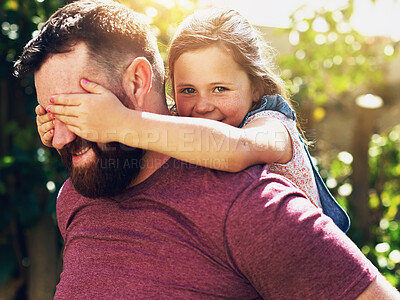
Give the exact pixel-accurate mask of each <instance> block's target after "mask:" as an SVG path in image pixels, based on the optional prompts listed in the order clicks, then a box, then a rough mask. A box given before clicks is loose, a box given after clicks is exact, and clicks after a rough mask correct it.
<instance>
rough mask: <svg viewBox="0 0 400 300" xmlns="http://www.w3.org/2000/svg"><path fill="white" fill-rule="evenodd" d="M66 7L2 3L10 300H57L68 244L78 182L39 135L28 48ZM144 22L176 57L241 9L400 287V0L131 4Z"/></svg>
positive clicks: (2, 205)
mask: <svg viewBox="0 0 400 300" xmlns="http://www.w3.org/2000/svg"><path fill="white" fill-rule="evenodd" d="M67 2H69V1H65V0H0V26H1V33H0V300H3V299H23V300H25V299H29V300H36V299H40V300H41V299H52V298H53V294H54V290H55V286H56V284H57V282H58V280H59V273H60V270H61V266H62V248H63V243H62V239H61V238H60V235H59V233H58V229H57V223H56V216H55V203H56V196H57V192H58V190H59V188H60V187H61V185H62V183H63V182H64V180H65V179H66V178H67V173H66V171H65V169H64V167H63V166H62V165H61V162H60V159H59V158H58V154H57V153H56V152H55V151H54V150H53V149H49V148H46V147H44V146H42V144H41V143H40V139H39V136H38V134H37V131H36V123H35V114H34V108H35V106H36V104H37V101H36V96H35V88H34V83H33V77H28V78H25V79H16V78H14V77H13V76H12V68H13V63H14V61H15V60H17V58H18V56H19V55H20V54H21V52H22V48H23V46H24V45H25V44H26V43H27V42H28V41H29V40H30V39H31V38H32V36H34V35H35V34H36V33H37V31H38V30H39V28H40V27H41V26H42V24H43V23H44V22H45V20H46V19H47V18H48V17H49V16H50V15H51V14H52V13H53V12H54V11H55V10H56V9H57V8H59V7H61V6H62V5H64V4H65V3H67ZM121 2H123V3H125V4H126V5H127V6H129V7H131V8H134V9H135V10H137V11H139V12H142V13H144V14H145V15H147V17H148V18H149V21H150V22H151V24H152V27H153V30H154V33H155V34H156V35H157V37H158V41H159V47H160V49H161V51H162V54H163V57H164V59H165V58H166V52H167V47H168V44H169V41H170V39H171V37H172V35H173V33H174V31H175V29H176V27H177V25H178V24H179V22H181V21H182V20H183V19H184V17H186V16H187V15H188V14H190V13H191V12H193V11H194V10H195V9H198V8H204V7H209V6H228V7H232V8H235V9H237V10H239V11H240V12H241V13H242V14H243V15H245V16H246V17H247V18H248V19H249V20H250V21H251V22H252V24H253V25H254V26H255V27H256V28H257V29H259V31H260V34H261V35H262V36H263V38H264V39H265V40H266V41H268V42H269V43H270V44H271V45H272V46H273V47H275V48H276V49H277V56H276V60H277V63H278V65H279V68H280V72H281V75H282V77H283V78H284V80H285V81H286V83H287V87H288V90H289V91H290V93H291V95H292V99H293V101H294V106H295V109H296V111H297V114H298V116H299V118H300V120H301V124H302V127H303V130H304V131H305V134H306V136H307V139H308V140H309V141H310V142H312V146H311V147H310V152H311V154H312V155H313V157H314V159H315V162H316V163H317V165H318V167H319V170H320V172H321V175H322V177H323V178H324V180H325V181H326V183H327V185H328V187H329V188H330V189H331V191H332V193H333V194H334V196H335V197H336V199H337V200H338V201H339V202H340V203H341V204H342V205H343V206H344V207H345V208H346V210H347V211H348V213H349V215H350V218H351V220H352V226H351V229H350V231H349V233H348V235H349V236H350V238H351V239H352V240H353V241H354V242H355V243H356V244H357V245H358V246H359V247H360V249H362V251H363V253H364V254H365V255H366V256H367V257H369V258H370V259H371V260H372V262H373V263H374V264H375V265H376V266H377V267H378V268H379V270H380V271H381V272H382V273H383V274H384V275H385V276H386V278H387V279H388V280H389V281H390V282H391V283H392V284H393V285H394V286H396V287H397V288H400V228H399V222H400V214H399V205H400V141H399V140H400V57H399V51H400V45H399V41H400V24H399V23H400V19H399V18H398V16H399V15H400V3H399V2H400V1H398V0H375V1H373V0H353V1H352V0H337V1H311V0H301V1H300V0H279V1H276V0H275V1H272V0H247V1H234V0H230V1H223V0H214V1H211V0H192V1H191V0H152V1H150V0H121Z"/></svg>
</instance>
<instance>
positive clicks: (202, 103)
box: [195, 96, 214, 114]
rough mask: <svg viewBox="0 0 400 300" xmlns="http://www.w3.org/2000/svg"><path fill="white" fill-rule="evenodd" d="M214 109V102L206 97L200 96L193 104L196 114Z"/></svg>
mask: <svg viewBox="0 0 400 300" xmlns="http://www.w3.org/2000/svg"><path fill="white" fill-rule="evenodd" d="M212 110H214V104H213V103H212V101H210V99H208V98H207V97H203V96H200V97H199V98H198V101H197V102H196V105H195V111H196V112H197V113H198V114H205V113H208V112H210V111H212Z"/></svg>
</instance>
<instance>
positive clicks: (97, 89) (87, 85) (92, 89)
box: [81, 78, 108, 94]
mask: <svg viewBox="0 0 400 300" xmlns="http://www.w3.org/2000/svg"><path fill="white" fill-rule="evenodd" d="M81 86H82V88H83V89H84V90H86V91H88V92H89V93H91V94H104V93H106V92H108V90H107V89H106V88H104V87H102V86H101V85H99V84H97V83H94V82H93V81H89V80H87V79H85V78H84V79H81Z"/></svg>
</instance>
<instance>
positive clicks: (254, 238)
mask: <svg viewBox="0 0 400 300" xmlns="http://www.w3.org/2000/svg"><path fill="white" fill-rule="evenodd" d="M57 217H58V224H59V227H60V231H61V234H62V236H63V238H64V241H65V250H64V263H63V272H62V274H61V279H60V282H59V284H58V286H57V290H56V295H55V299H68V300H71V299H86V300H87V299H209V298H210V299H214V298H228V299H259V298H264V299H354V298H355V297H357V296H358V295H359V294H360V293H361V292H362V291H363V290H364V289H365V288H366V287H367V286H368V285H369V284H370V283H371V282H372V280H374V278H375V276H376V274H377V270H376V268H375V267H374V266H373V265H372V264H371V263H370V262H369V261H368V260H367V259H366V258H365V257H364V255H363V254H362V253H361V252H360V251H359V250H358V249H357V247H356V246H355V245H354V244H353V243H352V242H351V241H350V240H349V238H348V237H347V236H346V235H345V234H343V233H342V232H341V230H340V229H339V228H338V227H337V226H336V225H335V224H334V223H333V222H332V221H331V219H330V218H328V217H326V216H325V215H323V214H322V213H321V210H319V209H317V208H315V207H314V206H313V205H312V204H311V203H310V201H309V200H308V199H306V197H305V195H304V194H303V192H302V191H300V190H299V189H297V188H295V187H294V185H293V183H291V182H290V181H289V180H287V179H286V178H284V177H282V176H280V175H276V174H269V173H268V171H267V170H264V169H263V167H262V166H254V167H251V168H248V169H247V170H245V171H243V172H240V173H235V174H232V173H227V172H220V171H215V170H210V169H207V168H203V167H198V166H194V165H191V164H187V163H183V162H180V161H178V160H175V159H170V160H169V161H168V162H167V163H166V164H165V165H164V166H163V167H161V168H160V169H159V170H157V171H156V172H155V173H154V174H153V175H152V176H150V177H149V178H148V179H147V180H145V181H144V182H142V183H140V184H139V185H136V186H134V187H132V188H130V189H127V190H125V191H124V192H123V193H122V194H121V195H119V196H117V197H114V198H113V199H95V200H93V199H87V198H84V197H82V196H80V195H79V194H78V193H77V192H76V191H75V190H74V188H73V186H72V184H71V182H70V181H69V180H68V181H67V182H66V183H65V184H64V186H63V188H62V190H61V191H60V195H59V197H58V202H57Z"/></svg>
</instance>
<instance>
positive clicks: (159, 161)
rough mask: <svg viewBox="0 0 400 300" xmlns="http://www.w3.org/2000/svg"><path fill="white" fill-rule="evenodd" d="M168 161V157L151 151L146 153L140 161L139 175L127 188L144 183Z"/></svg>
mask: <svg viewBox="0 0 400 300" xmlns="http://www.w3.org/2000/svg"><path fill="white" fill-rule="evenodd" d="M168 159H170V157H169V156H167V155H164V154H161V153H158V152H153V151H146V153H145V154H144V156H143V160H142V169H141V170H140V172H139V175H138V176H137V177H136V178H135V179H134V180H133V181H132V182H131V184H130V185H129V187H132V186H135V185H137V184H139V183H141V182H143V181H145V180H146V179H147V178H149V177H150V176H151V175H152V174H153V173H154V172H155V171H157V170H158V169H159V168H161V166H162V165H163V164H165V163H166V162H167V160H168Z"/></svg>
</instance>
